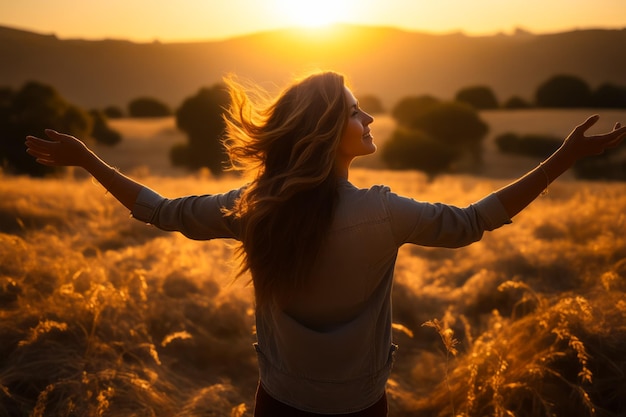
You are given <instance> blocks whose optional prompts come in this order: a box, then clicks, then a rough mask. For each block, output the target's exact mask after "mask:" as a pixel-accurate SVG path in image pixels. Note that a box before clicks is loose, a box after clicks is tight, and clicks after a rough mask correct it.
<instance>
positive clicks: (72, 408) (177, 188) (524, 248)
mask: <svg viewBox="0 0 626 417" xmlns="http://www.w3.org/2000/svg"><path fill="white" fill-rule="evenodd" d="M142 180H143V181H144V182H146V183H148V184H151V185H153V186H154V187H155V188H158V189H159V190H162V191H163V193H164V194H166V195H179V194H187V193H197V192H215V191H219V190H224V189H229V188H231V187H233V186H236V185H237V183H238V180H237V179H228V178H227V179H222V180H220V181H214V180H211V179H208V178H202V177H191V176H188V177H182V178H178V179H172V178H163V177H145V178H142ZM353 181H354V182H355V183H357V184H359V185H366V184H371V183H381V182H382V183H386V184H389V185H390V186H391V187H392V188H393V189H394V190H396V191H397V192H399V193H402V194H406V195H410V196H414V197H415V198H418V199H425V200H430V201H447V202H451V203H455V204H460V205H464V204H466V203H469V202H471V201H473V200H475V199H476V198H478V197H480V196H481V195H483V194H485V193H486V192H488V191H489V190H491V189H493V188H496V187H498V186H500V185H501V184H502V183H501V182H499V181H488V180H484V179H482V180H481V179H476V178H472V177H443V178H440V179H439V180H436V181H435V182H433V183H428V182H427V181H426V180H425V179H424V177H422V176H421V175H419V174H414V173H395V172H389V171H382V172H373V171H367V170H357V171H356V172H355V174H354V176H353ZM624 191H626V188H625V186H624V185H623V184H598V183H580V182H567V183H561V184H556V185H554V186H553V187H552V189H551V193H550V194H549V195H548V196H547V197H544V198H541V199H539V200H538V201H536V202H535V203H533V205H532V206H531V207H530V208H529V209H528V210H527V211H526V212H524V213H522V214H521V215H520V216H519V218H517V219H516V221H515V224H514V225H511V226H506V227H504V228H503V229H500V230H498V231H496V232H494V233H491V234H488V235H486V236H485V238H484V239H483V240H482V241H481V242H479V243H477V244H475V245H472V246H470V247H467V248H464V249H459V250H443V249H428V248H421V247H406V248H403V249H402V250H401V255H400V259H399V262H398V266H397V280H396V290H395V295H394V308H395V311H394V314H395V321H396V322H397V325H396V326H395V329H396V340H397V342H398V343H399V344H400V346H401V350H400V352H399V355H398V360H397V363H396V366H395V370H394V373H393V375H392V380H391V382H390V388H389V392H390V397H391V399H390V407H391V416H403V415H413V413H414V412H417V411H419V412H420V415H433V416H434V415H437V416H439V415H442V416H445V415H452V409H454V410H455V412H456V414H458V415H467V416H475V415H476V416H478V415H481V416H482V415H498V416H499V415H516V416H526V415H527V416H531V415H563V416H565V415H573V414H572V413H573V412H575V413H577V415H580V413H581V412H583V411H584V412H585V413H586V414H589V415H593V414H594V413H595V414H596V415H602V416H604V415H607V416H611V415H615V416H617V415H620V413H623V410H624V407H625V404H624V403H623V401H624V400H623V398H626V395H625V394H626V380H625V379H624V376H623V374H624V371H625V370H626V361H624V359H623V352H624V351H626V326H625V325H624V323H626V320H625V319H626V299H625V297H624V296H625V290H626V284H625V281H624V280H625V278H626V260H625V258H626V237H625V234H624V229H625V226H626V224H625V223H626V215H625V214H624V208H626V193H625V192H624ZM0 192H1V193H2V196H3V197H4V198H3V199H2V201H1V202H0V227H1V230H2V233H0V285H1V287H0V306H1V307H0V317H1V320H0V339H1V340H2V341H3V342H2V345H1V347H0V350H1V352H0V353H1V355H0V358H1V359H0V415H33V416H46V415H57V416H71V415H87V416H100V415H102V416H106V415H135V416H152V415H158V416H168V415H188V416H192V415H214V416H231V415H250V413H251V408H252V398H253V393H254V389H255V383H256V378H257V371H256V362H255V361H256V359H255V356H254V352H253V349H252V348H251V343H252V342H253V330H252V329H253V317H252V312H251V307H252V304H251V292H250V288H247V287H245V286H244V283H245V279H244V280H241V281H237V282H236V283H234V284H233V283H232V279H233V276H234V271H233V265H231V263H230V262H229V260H230V259H231V251H230V248H229V246H228V243H227V242H221V241H214V242H194V241H189V240H186V239H184V238H183V237H181V236H179V235H178V234H165V233H163V232H159V231H157V230H155V229H153V228H151V227H148V226H145V225H143V224H140V223H139V222H136V221H133V220H130V219H128V214H127V213H126V211H125V210H124V209H123V208H121V206H119V205H118V203H117V202H115V200H114V199H113V198H112V197H111V196H110V195H107V194H105V192H104V190H103V189H102V188H101V187H100V186H99V185H97V184H94V183H92V182H91V181H89V180H74V179H57V180H47V181H42V180H33V179H26V178H8V177H3V178H2V179H1V181H0ZM434 319H438V320H439V321H434ZM429 320H433V321H432V323H441V326H440V330H441V331H442V332H443V333H444V334H442V336H444V335H445V336H446V337H447V338H448V339H444V340H449V341H451V340H452V339H457V340H458V342H459V343H458V344H457V345H455V346H452V347H453V348H454V349H458V351H459V353H458V354H457V355H456V356H450V355H447V354H446V349H445V347H444V345H443V344H442V342H441V339H440V338H439V336H437V333H436V331H435V330H434V329H433V328H430V327H425V326H422V324H424V323H425V322H428V321H429ZM444 324H445V325H444ZM447 356H448V360H446V357H447ZM446 375H447V376H446Z"/></svg>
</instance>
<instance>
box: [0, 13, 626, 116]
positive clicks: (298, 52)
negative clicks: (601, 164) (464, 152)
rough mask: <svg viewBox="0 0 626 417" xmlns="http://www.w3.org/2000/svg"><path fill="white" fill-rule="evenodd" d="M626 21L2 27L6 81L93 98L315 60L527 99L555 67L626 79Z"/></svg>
mask: <svg viewBox="0 0 626 417" xmlns="http://www.w3.org/2000/svg"><path fill="white" fill-rule="evenodd" d="M624 49H626V30H579V31H573V32H565V33H556V34H541V35H539V34H529V33H526V32H522V31H518V32H517V33H515V34H513V35H493V36H483V37H471V36H466V35H464V34H462V33H455V34H448V35H432V34H426V33H420V32H407V31H403V30H398V29H394V28H386V27H363V26H351V25H337V26H333V27H332V28H327V29H325V30H323V31H321V30H315V29H306V30H305V29H301V30H278V31H271V32H264V33H258V34H254V35H248V36H242V37H238V38H232V39H227V40H222V41H206V42H193V43H159V42H153V43H133V42H130V41H124V40H98V41H88V40H79V39H67V40H64V39H58V38H57V37H56V36H55V35H45V34H37V33H32V32H26V31H21V30H17V29H12V28H8V27H0V57H2V62H3V64H2V65H0V86H9V87H13V88H19V86H21V85H22V84H23V83H24V82H26V81H29V80H37V81H42V82H46V83H49V84H51V85H53V86H55V87H56V88H57V89H58V90H59V92H60V93H61V94H62V95H63V96H64V97H66V98H67V99H68V100H70V101H72V102H74V103H76V104H79V105H82V106H84V107H102V106H106V105H118V106H126V104H127V103H128V102H129V101H130V100H131V99H133V98H136V97H138V96H140V95H149V96H152V97H156V98H159V99H161V100H163V101H165V102H168V103H169V104H171V105H172V106H178V105H179V104H180V103H181V102H182V100H183V99H184V98H186V97H188V96H190V95H192V94H194V93H195V92H196V91H197V89H198V88H200V87H202V86H208V85H212V84H214V83H216V82H219V81H220V79H221V77H222V76H223V75H224V74H225V73H228V72H234V73H236V74H238V75H240V76H243V77H246V78H250V79H252V80H253V81H256V82H260V83H263V84H267V86H269V87H271V86H272V85H275V84H279V85H280V84H281V83H283V82H285V81H286V80H288V79H290V78H291V77H292V76H293V75H297V74H301V73H303V72H305V71H307V70H311V69H333V70H337V71H341V72H343V73H345V74H346V75H348V76H349V79H350V81H351V84H352V86H353V88H354V89H355V90H356V92H357V94H375V95H377V96H379V97H380V98H381V99H382V100H383V102H384V103H385V104H386V105H387V106H391V105H393V104H394V103H395V102H396V101H397V100H398V99H399V98H401V97H403V96H406V95H409V94H432V95H435V96H437V97H441V98H450V97H451V96H452V95H453V94H454V93H455V92H456V91H458V89H460V88H462V87H466V86H469V85H478V84H482V85H488V86H490V87H492V88H493V89H494V91H495V93H496V95H497V96H498V97H499V99H500V100H505V99H507V98H509V97H510V96H512V95H519V96H522V97H525V98H527V99H530V98H532V95H533V93H534V91H535V89H536V88H537V86H538V85H539V83H541V82H543V81H545V80H546V79H547V78H548V77H550V76H552V75H555V74H558V73H567V74H572V75H575V76H578V77H581V78H582V79H584V80H585V81H587V82H588V83H589V84H590V85H591V86H592V87H596V86H597V85H599V84H601V83H604V82H612V83H615V84H619V85H625V84H626V75H625V74H624V71H623V68H624V67H625V66H626V56H624V55H623V54H617V53H615V51H620V50H624Z"/></svg>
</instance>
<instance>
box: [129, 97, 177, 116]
mask: <svg viewBox="0 0 626 417" xmlns="http://www.w3.org/2000/svg"><path fill="white" fill-rule="evenodd" d="M128 114H129V116H130V117H165V116H171V114H172V110H171V109H170V108H169V106H168V105H167V104H165V103H163V102H161V101H159V100H157V99H155V98H151V97H139V98H136V99H134V100H132V101H131V102H130V103H129V104H128Z"/></svg>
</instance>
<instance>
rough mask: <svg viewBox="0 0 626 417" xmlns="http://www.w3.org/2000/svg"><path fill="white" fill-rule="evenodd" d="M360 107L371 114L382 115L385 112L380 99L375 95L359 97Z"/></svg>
mask: <svg viewBox="0 0 626 417" xmlns="http://www.w3.org/2000/svg"><path fill="white" fill-rule="evenodd" d="M359 107H361V108H362V109H363V110H365V111H366V112H368V113H370V114H380V113H384V112H385V108H384V107H383V103H382V102H381V101H380V98H378V97H377V96H374V95H371V94H370V95H368V94H366V95H362V96H359Z"/></svg>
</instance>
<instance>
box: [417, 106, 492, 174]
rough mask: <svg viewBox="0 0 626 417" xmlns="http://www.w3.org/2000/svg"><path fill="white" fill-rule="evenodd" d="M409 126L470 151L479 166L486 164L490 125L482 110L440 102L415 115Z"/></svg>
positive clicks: (447, 143) (450, 144)
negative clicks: (484, 155) (485, 144)
mask: <svg viewBox="0 0 626 417" xmlns="http://www.w3.org/2000/svg"><path fill="white" fill-rule="evenodd" d="M409 127H411V128H413V129H418V130H422V131H424V132H426V133H427V134H429V135H430V136H431V137H432V138H434V139H436V140H438V141H441V142H443V143H444V144H446V145H447V146H450V147H452V148H455V149H457V150H458V151H459V153H458V154H459V155H460V154H464V153H469V154H470V155H471V156H472V158H473V160H474V164H475V165H480V164H481V163H482V141H483V140H484V139H485V136H486V135H487V132H488V131H489V127H488V126H487V124H486V123H485V122H484V121H483V120H482V119H481V118H480V116H479V114H478V112H477V111H476V110H475V109H473V108H472V107H470V106H469V105H467V104H463V103H459V102H440V103H437V104H434V105H432V106H430V107H429V108H428V109H426V110H425V111H423V112H421V113H418V114H416V115H415V117H414V118H413V120H412V121H411V123H410V124H409Z"/></svg>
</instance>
